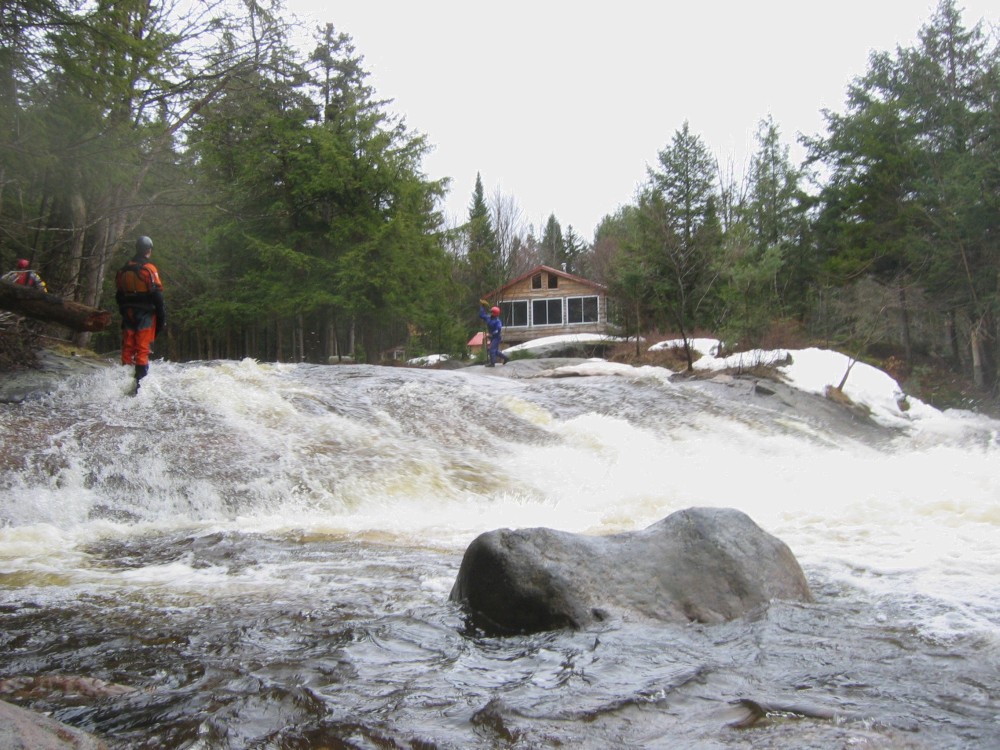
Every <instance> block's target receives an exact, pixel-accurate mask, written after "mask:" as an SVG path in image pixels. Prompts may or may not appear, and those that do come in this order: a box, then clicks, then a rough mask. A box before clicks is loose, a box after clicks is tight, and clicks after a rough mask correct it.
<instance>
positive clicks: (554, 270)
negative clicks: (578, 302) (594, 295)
mask: <svg viewBox="0 0 1000 750" xmlns="http://www.w3.org/2000/svg"><path fill="white" fill-rule="evenodd" d="M543 271H544V272H545V273H550V274H554V275H556V276H559V277H561V278H564V279H568V280H570V281H575V282H577V283H578V284H584V285H586V286H589V287H593V288H594V289H597V290H599V291H601V292H605V291H607V287H606V286H604V284H598V283H597V282H596V281H591V280H590V279H585V278H583V277H582V276H576V275H575V274H572V273H567V272H566V271H560V270H559V269H558V268H552V267H551V266H535V267H534V268H532V269H531V270H530V271H528V272H527V273H523V274H521V275H520V276H518V277H517V278H516V279H512V280H511V281H508V282H507V283H506V284H504V285H503V286H502V287H500V288H499V289H496V290H495V291H492V292H490V293H489V294H488V295H487V296H489V297H501V298H502V297H503V293H504V292H505V291H507V290H508V289H510V288H511V287H513V286H517V285H518V284H520V283H522V282H524V281H525V280H527V279H530V278H531V277H532V276H534V275H535V274H536V273H541V272H543Z"/></svg>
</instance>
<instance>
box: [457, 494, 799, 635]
mask: <svg viewBox="0 0 1000 750" xmlns="http://www.w3.org/2000/svg"><path fill="white" fill-rule="evenodd" d="M451 599H452V601H455V602H458V603H459V604H461V605H462V607H463V608H464V609H465V611H466V613H467V614H468V616H469V619H470V621H471V623H472V624H473V625H474V626H476V627H478V628H481V629H483V630H485V631H487V632H491V633H532V632H540V631H545V630H554V629H557V628H564V627H569V628H586V627H588V626H591V625H594V624H596V623H599V622H601V621H604V620H606V619H608V618H612V617H622V618H627V619H628V618H631V619H634V618H650V619H654V620H660V621H664V622H675V623H685V622H691V621H696V622H703V623H719V622H725V621H728V620H733V619H735V618H738V617H740V616H742V615H745V614H747V613H749V612H751V611H753V610H755V609H758V608H760V607H762V606H764V605H766V604H767V603H768V602H770V601H771V600H772V599H787V600H793V601H812V593H811V592H810V590H809V585H808V583H807V582H806V579H805V576H804V575H803V573H802V569H801V568H800V567H799V564H798V561H797V560H796V559H795V556H794V555H793V554H792V552H791V550H789V549H788V547H787V546H786V545H785V544H784V542H782V541H781V540H780V539H777V538H776V537H774V536H772V535H770V534H768V533H767V532H765V531H764V530H763V529H761V528H760V527H759V526H758V525H757V524H755V523H754V522H753V521H752V520H751V519H750V517H749V516H747V515H746V514H745V513H742V512H741V511H738V510H735V509H731V508H689V509H687V510H682V511H678V512H676V513H672V514H671V515H669V516H667V517H666V518H665V519H663V520H662V521H659V522H657V523H655V524H653V525H652V526H649V527H648V528H645V529H643V530H641V531H636V532H629V533H624V534H615V535H612V536H605V537H592V536H583V535H579V534H571V533H568V532H561V531H554V530H552V529H545V528H537V529H520V530H511V529H500V530H497V531H490V532H487V533H485V534H482V535H480V536H479V537H477V538H476V539H475V540H474V541H473V542H472V544H470V545H469V548H468V549H467V550H466V551H465V556H464V558H463V559H462V565H461V568H460V569H459V571H458V577H457V579H456V581H455V585H454V586H453V587H452V590H451Z"/></svg>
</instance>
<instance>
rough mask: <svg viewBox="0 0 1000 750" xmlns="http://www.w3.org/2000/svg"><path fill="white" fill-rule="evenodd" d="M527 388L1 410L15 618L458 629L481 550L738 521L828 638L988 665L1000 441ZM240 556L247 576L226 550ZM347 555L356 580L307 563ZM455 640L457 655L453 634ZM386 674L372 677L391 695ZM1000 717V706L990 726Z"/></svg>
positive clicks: (426, 374) (737, 393) (754, 401)
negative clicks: (209, 612) (743, 516)
mask: <svg viewBox="0 0 1000 750" xmlns="http://www.w3.org/2000/svg"><path fill="white" fill-rule="evenodd" d="M567 366H569V365H567ZM508 368H509V369H505V370H504V371H503V373H501V374H498V375H491V374H489V373H488V371H485V370H483V369H482V368H467V369H462V370H450V371H448V370H441V371H432V370H427V371H424V370H414V369H405V368H378V367H367V366H343V367H323V366H312V365H289V364H266V363H258V362H255V361H251V360H245V361H242V362H207V363H188V364H171V363H156V364H155V365H154V367H153V371H152V374H151V375H150V377H149V378H148V379H147V380H146V381H144V383H143V388H142V390H141V391H140V393H139V395H138V396H137V397H135V398H129V397H125V396H124V395H123V394H124V392H125V390H126V389H127V385H128V382H127V381H128V374H127V373H126V372H125V371H124V370H122V369H119V368H116V367H109V368H107V369H105V370H102V371H100V372H96V373H94V374H92V375H90V376H88V377H86V378H82V379H80V380H77V381H73V382H70V383H67V384H66V385H65V386H64V387H62V388H61V389H59V390H58V391H57V392H56V393H54V394H52V395H50V396H47V397H45V398H42V399H38V400H35V401H29V402H25V403H23V404H19V405H5V406H2V407H0V448H2V458H0V470H2V474H0V498H2V499H0V523H2V526H0V606H3V607H5V608H6V609H7V610H8V611H10V612H14V611H19V610H20V608H22V607H25V606H28V605H29V604H30V605H31V606H35V607H40V608H42V609H43V610H44V609H45V608H50V609H51V610H52V611H56V610H59V609H62V608H64V607H72V606H74V605H73V603H74V602H79V601H80V599H81V597H84V598H87V597H93V596H100V597H110V598H111V599H112V600H114V601H115V602H116V603H115V607H116V608H117V607H125V608H128V607H129V606H135V607H137V608H140V609H141V608H142V607H145V606H147V605H145V604H143V605H142V607H139V605H138V604H134V605H129V604H128V602H129V601H131V600H134V599H137V598H139V599H143V598H145V597H148V596H150V595H152V594H151V592H160V593H159V594H158V595H157V596H162V602H161V603H160V604H157V605H156V606H157V607H160V606H162V607H163V608H164V609H165V611H168V612H169V611H172V610H173V609H176V608H180V609H181V610H186V609H187V608H190V607H194V606H199V605H201V604H203V603H207V602H212V601H218V600H229V599H231V598H232V597H237V598H240V597H242V598H245V599H248V600H251V601H252V600H254V599H259V600H260V601H261V602H274V601H276V600H279V599H281V598H282V597H290V598H291V599H293V600H298V599H299V598H301V599H302V600H303V601H305V600H307V599H308V597H309V596H310V595H311V594H310V592H311V591H315V590H316V587H318V586H322V587H324V589H326V591H325V593H324V594H323V595H322V596H321V598H322V599H323V600H324V601H326V599H327V597H328V596H329V591H328V590H329V588H330V587H331V586H333V587H334V588H336V587H337V586H341V587H343V589H344V590H347V591H351V592H354V593H352V594H349V598H350V599H351V600H352V601H353V602H354V606H359V607H361V608H362V609H363V610H364V611H365V612H366V613H367V614H366V617H368V618H372V619H374V620H376V621H380V622H381V621H382V620H381V619H380V618H384V617H386V616H387V613H388V612H390V611H391V612H397V611H399V610H398V608H399V606H401V605H400V603H401V602H404V603H405V606H404V608H405V607H407V606H408V607H410V608H416V609H419V610H421V611H422V610H424V609H430V610H435V609H440V610H441V611H444V612H449V611H450V610H449V609H448V607H449V604H448V602H447V594H448V591H449V590H450V586H451V583H452V582H453V577H454V573H455V571H456V570H457V566H458V563H459V561H460V559H461V554H462V551H463V550H464V548H465V546H466V545H467V544H468V543H469V542H470V541H471V540H472V539H474V538H475V536H476V535H478V534H479V533H482V532H483V531H487V530H491V529H495V528H501V527H511V528H517V527H532V526H547V527H551V528H558V529H562V530H566V531H571V532H578V533H584V534H607V533H614V532H618V531H625V530H632V529H638V528H643V527H645V526H647V525H649V524H651V523H654V522H656V521H658V520H660V519H662V518H664V517H665V516H667V515H669V514H670V513H671V512H673V511H675V510H679V509H682V508H686V507H691V506H696V505H700V506H729V507H736V508H739V509H741V510H743V511H745V512H746V513H748V514H749V515H750V516H751V518H753V519H754V520H755V521H756V522H757V523H758V524H759V525H760V526H762V527H763V528H764V529H765V530H767V531H768V532H770V533H772V534H774V535H775V536H777V537H779V538H780V539H782V540H783V541H784V542H785V543H787V544H788V545H789V547H790V548H791V549H792V551H793V553H794V554H795V555H796V557H797V558H798V559H799V562H800V563H801V564H802V567H803V569H804V570H805V571H806V573H807V576H808V577H809V579H810V582H811V584H812V585H813V586H814V587H815V588H816V589H817V591H818V592H819V598H818V604H817V607H818V608H819V609H820V610H822V609H823V607H824V605H827V611H826V613H825V614H824V615H822V616H820V615H819V614H817V615H816V616H817V617H818V618H819V620H823V619H827V618H829V616H830V609H836V608H837V607H840V606H843V603H844V602H848V603H849V607H848V610H849V611H850V612H852V613H854V614H852V615H851V616H852V617H854V616H857V617H862V616H863V617H864V618H865V622H866V623H868V622H869V620H868V618H871V619H870V622H871V623H873V625H872V627H875V628H879V627H882V625H884V626H885V627H886V628H888V629H889V630H891V633H893V634H898V633H900V632H909V633H911V635H908V636H906V638H908V639H912V640H913V642H914V643H924V644H925V645H926V647H927V648H928V649H931V650H936V649H947V650H949V651H951V652H954V653H955V654H957V656H956V658H958V659H960V660H961V659H970V660H971V659H973V658H979V657H975V656H974V654H986V658H987V659H988V660H990V661H988V663H987V664H986V665H985V666H986V667H989V666H990V664H992V665H994V666H995V659H996V655H997V653H998V651H1000V593H998V592H1000V557H998V556H997V555H996V549H997V548H998V543H1000V503H998V499H1000V479H998V478H997V472H996V465H997V458H998V452H1000V446H998V444H997V440H996V435H997V428H998V426H1000V425H998V424H997V423H995V422H992V421H991V420H988V419H985V418H983V417H978V416H976V415H971V414H968V413H963V412H949V413H937V414H935V415H933V418H931V419H928V418H926V415H925V418H924V419H922V420H921V421H920V423H919V424H918V425H915V426H914V428H913V429H890V428H886V427H884V426H882V427H879V426H876V427H874V428H872V429H870V430H869V429H868V428H865V429H863V430H861V429H852V430H846V431H845V430H843V429H841V425H840V424H839V423H837V422H830V421H826V420H825V416H824V415H825V414H826V412H825V411H824V409H826V408H827V407H826V406H824V408H823V409H816V410H812V409H809V408H797V409H789V408H787V406H786V407H783V408H776V406H775V404H776V402H775V401H774V399H775V398H776V396H767V395H760V394H759V393H755V392H754V391H753V389H752V388H749V387H748V386H747V384H746V383H745V382H736V383H729V384H724V385H720V384H706V383H701V384H697V383H678V382H675V381H673V380H672V379H671V378H670V376H669V373H666V371H658V370H656V369H655V368H641V369H637V370H633V369H628V368H617V367H615V368H605V369H603V370H602V369H601V368H597V370H596V371H594V372H593V373H592V374H588V375H584V376H580V375H578V376H575V377H550V376H544V377H543V376H541V375H540V373H542V372H544V369H543V368H542V367H540V366H539V365H538V364H537V363H517V362H515V363H512V365H508ZM548 375H551V373H548ZM777 398H780V395H778V396H777ZM769 399H770V400H769ZM158 540H161V541H158ZM251 540H255V541H254V542H253V544H251V543H250V542H251ZM257 544H262V545H263V547H264V548H266V550H267V552H255V551H254V550H255V549H256V547H255V545H257ZM228 545H232V546H233V547H234V549H236V550H238V552H231V555H232V558H231V559H229V558H227V557H226V555H223V554H221V553H219V552H218V550H220V549H224V548H226V549H228ZM331 545H332V546H333V547H335V548H336V549H337V550H338V555H340V556H341V557H342V558H343V559H338V560H337V561H332V560H330V559H328V558H323V559H321V558H318V557H317V556H316V555H315V554H314V553H315V551H316V550H318V549H323V550H328V548H329V547H330V546H331ZM179 550H180V551H179ZM244 555H247V556H249V557H248V558H247V559H243V556H244ZM234 559H240V562H239V564H235V563H233V562H232V560H234ZM352 560H353V563H354V564H352ZM389 581H391V583H390V582H389ZM380 588H382V589H384V590H385V591H388V592H392V594H391V596H390V597H389V599H387V600H385V601H383V603H382V605H380V604H379V601H382V600H380V599H377V598H376V599H373V600H372V601H369V600H368V599H367V597H368V596H369V595H368V594H367V593H365V594H362V593H359V592H361V591H368V590H369V589H370V590H371V591H373V592H374V591H378V590H379V589H380ZM372 595H373V596H374V594H372ZM359 601H361V602H363V604H358V602H359ZM390 602H394V604H393V603H390ZM262 606H265V608H266V607H267V606H270V605H262ZM297 606H305V605H297ZM380 606H382V607H384V608H385V609H384V611H382V612H380V611H379V608H380ZM278 609H279V610H280V608H278ZM810 612H813V611H812V610H810ZM861 613H864V614H863V615H862V614H861ZM457 614H458V613H454V612H453V613H452V614H450V615H448V616H449V617H454V616H457ZM244 616H245V615H237V616H236V617H237V618H239V617H244ZM274 616H275V617H279V619H280V617H281V616H283V615H280V614H279V613H278V612H275V613H274ZM810 616H812V615H811V614H810ZM181 619H183V617H182V618H181ZM431 619H433V618H431ZM425 622H426V620H425ZM440 625H441V623H437V624H436V625H435V628H434V629H435V632H438V631H437V628H439V627H440ZM855 625H857V624H856V623H855ZM289 627H291V626H289ZM809 627H811V626H809ZM806 629H808V628H806ZM445 630H447V628H445ZM850 630H851V628H850V627H849V626H846V625H845V626H844V627H842V628H840V627H834V628H833V631H832V632H836V633H839V634H840V635H838V636H837V637H845V635H844V634H845V633H849V632H850ZM827 632H828V633H829V632H831V631H827ZM283 637H285V636H283ZM441 637H442V641H441V643H439V644H438V647H439V648H440V650H442V651H444V652H447V651H449V649H450V648H451V647H452V643H453V642H452V636H450V635H449V636H441ZM567 637H568V638H570V640H571V641H572V642H573V643H574V644H576V641H575V640H574V638H573V637H572V636H567ZM887 637H888V636H887ZM892 637H893V638H895V637H899V636H897V635H893V636H892ZM636 638H637V641H639V642H643V641H644V640H645V639H646V638H652V639H654V640H655V634H653V633H646V632H645V631H644V632H643V633H642V634H640V635H637V636H636ZM635 645H636V643H635V642H633V646H635ZM456 647H457V646H456ZM915 647H916V646H912V645H911V646H906V648H907V649H910V648H915ZM466 648H467V646H461V650H462V653H465V649H466ZM572 648H573V649H576V648H578V644H576V645H574V646H573V647H572ZM559 650H560V649H559V648H556V651H559ZM640 650H641V649H640ZM789 653H793V650H791V647H790V651H789ZM619 657H620V658H627V657H624V656H621V655H619ZM369 658H372V659H375V661H371V662H367V663H366V664H365V665H364V667H363V668H360V667H359V668H360V669H361V671H362V672H365V673H367V672H374V673H376V674H377V673H378V672H379V669H380V667H378V660H377V659H376V658H375V657H374V656H373V655H371V654H369ZM511 658H512V659H513V661H514V662H515V663H516V661H517V658H526V657H524V655H523V654H522V656H521V657H517V658H515V657H511ZM713 658H714V657H713ZM25 664H26V663H25V662H23V661H18V662H17V663H15V664H13V665H8V667H5V668H4V670H3V671H4V673H5V674H4V675H3V676H8V674H7V672H8V671H9V669H12V668H13V669H24V668H25ZM99 666H100V662H98V664H91V665H90V668H91V669H98V668H99ZM634 667H635V668H636V669H638V670H640V671H642V669H644V667H642V666H641V665H634ZM662 668H663V667H662V665H661V666H660V667H656V670H660V669H662ZM165 669H167V668H165ZM167 671H169V669H167ZM668 671H669V670H668ZM779 671H780V670H779ZM605 678H607V679H610V677H609V676H608V675H605ZM371 679H375V680H376V681H378V679H379V678H378V677H377V676H376V677H373V678H371ZM498 679H499V683H498V685H494V686H493V687H483V690H484V691H485V693H487V694H488V693H490V692H491V691H500V693H501V694H502V693H503V689H502V688H500V687H499V684H502V683H503V680H504V679H511V678H510V676H508V677H506V678H502V679H501V678H498ZM618 679H619V678H618V677H615V678H614V679H611V683H609V690H610V691H611V692H614V691H615V690H618V689H620V688H621V685H620V684H619V683H618ZM880 679H888V677H887V676H886V675H883V676H882V677H881V678H880ZM626 681H627V680H626ZM653 683H655V680H653ZM650 684H652V683H651V682H650V680H649V679H644V680H643V681H642V685H641V686H633V687H632V688H629V690H633V691H638V692H636V693H635V694H636V695H638V694H639V693H643V691H648V690H649V689H650V688H649V686H650ZM611 685H613V687H612V686H611ZM369 687H370V686H369ZM536 687H537V686H536ZM827 687H829V686H827ZM429 689H431V690H432V691H433V690H440V689H443V688H442V686H441V685H438V686H436V687H431V688H429ZM657 689H659V688H657ZM720 691H721V692H725V689H723V688H721V687H720ZM445 692H447V690H445ZM473 692H476V691H473ZM653 692H655V690H654V691H653ZM667 693H669V691H667ZM667 693H665V695H666V694H667ZM556 694H557V693H553V694H552V695H556ZM597 694H598V695H600V691H597ZM643 694H644V693H643ZM834 694H836V690H834ZM546 695H549V694H548V693H547V694H546ZM720 699H721V697H720ZM358 700H359V701H361V699H360V698H359V699H358ZM532 700H537V696H535V698H533V699H532ZM591 700H593V701H594V702H595V703H597V704H600V705H604V702H605V701H606V700H610V698H607V697H600V698H597V697H592V699H591ZM907 700H910V698H909V696H908V697H907ZM515 702H516V701H515ZM528 702H530V701H528ZM571 704H572V698H571V697H569V696H567V697H565V698H563V699H561V701H560V702H559V708H558V709H556V710H555V713H556V714H559V713H561V712H565V711H566V710H567V706H568V705H571ZM359 705H363V703H360V704H359ZM853 708H854V707H852V709H853ZM992 708H995V706H992V707H991V706H990V700H989V699H986V702H985V705H984V706H982V707H981V711H982V713H983V715H989V712H990V711H991V710H992ZM358 710H361V708H358ZM918 712H919V710H918ZM522 714H523V711H522V712H520V713H518V716H521V719H523V716H522ZM994 715H1000V711H997V712H996V713H994ZM551 720H553V719H552V717H551V716H548V717H546V718H545V719H544V720H542V719H540V721H541V722H542V723H547V722H549V721H551ZM423 721H427V722H428V723H429V724H431V725H433V723H434V722H433V721H432V720H430V719H429V718H428V717H425V718H424V719H423ZM579 721H581V722H583V724H586V723H587V722H588V721H592V719H587V720H584V719H582V718H581V719H579ZM949 721H950V720H949ZM984 721H985V720H984ZM902 723H903V724H906V722H902ZM946 724H947V721H945V724H943V725H942V726H945V725H946ZM972 725H973V727H975V726H976V722H975V721H972ZM393 731H395V732H401V731H403V730H402V729H400V727H398V726H396V727H395V729H394V730H393ZM581 731H583V725H582V724H581ZM699 731H702V730H699ZM704 731H708V730H704ZM941 731H942V732H943V734H942V735H941V736H943V737H945V738H948V736H949V735H948V733H947V729H943V730H941ZM969 731H970V732H972V734H973V735H974V734H975V732H976V731H978V730H976V729H974V728H973V729H971V730H969ZM404 734H405V732H404ZM575 734H576V730H575V729H574V730H567V732H566V733H565V737H564V739H566V740H567V741H571V740H572V738H573V737H574V736H575ZM463 736H464V735H463V733H462V731H461V730H452V731H450V732H445V733H444V734H443V736H442V737H443V739H442V740H441V741H442V744H443V746H451V745H449V744H448V743H449V742H451V743H454V744H455V746H461V745H462V744H463V742H464V741H465V740H463V739H462V737H463ZM699 736H713V735H711V733H709V734H708V735H699ZM466 739H467V738H466ZM635 742H636V743H637V744H639V745H642V742H641V741H640V740H638V739H635ZM178 746H180V745H178ZM206 746H212V747H228V746H233V747H235V746H238V744H237V745H225V744H221V743H220V744H216V745H206ZM653 746H655V745H653ZM953 746H955V747H961V746H963V743H962V741H961V740H960V739H956V740H955V743H954V745H953Z"/></svg>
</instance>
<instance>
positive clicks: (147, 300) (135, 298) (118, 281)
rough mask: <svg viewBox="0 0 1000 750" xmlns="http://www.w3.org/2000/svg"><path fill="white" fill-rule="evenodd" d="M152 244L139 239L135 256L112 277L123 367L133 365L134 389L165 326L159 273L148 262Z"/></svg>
mask: <svg viewBox="0 0 1000 750" xmlns="http://www.w3.org/2000/svg"><path fill="white" fill-rule="evenodd" d="M152 253H153V241H152V240H151V239H150V238H149V237H145V236H143V237H140V238H139V239H137V240H136V241H135V255H134V256H133V257H132V259H131V260H129V262H128V263H126V264H125V265H124V266H122V267H121V269H120V270H119V271H118V274H117V275H116V276H115V287H116V289H117V291H116V292H115V301H116V302H117V303H118V311H119V312H120V313H121V316H122V364H123V365H135V388H136V391H138V390H139V381H140V380H142V379H143V378H144V377H146V374H147V373H148V372H149V348H150V346H152V344H153V341H154V339H156V337H157V336H158V335H159V334H160V332H161V331H162V330H163V329H164V327H166V325H167V311H166V309H165V307H164V304H163V284H162V283H160V272H159V271H157V270H156V266H154V265H153V264H152V263H150V262H149V256H150V255H152Z"/></svg>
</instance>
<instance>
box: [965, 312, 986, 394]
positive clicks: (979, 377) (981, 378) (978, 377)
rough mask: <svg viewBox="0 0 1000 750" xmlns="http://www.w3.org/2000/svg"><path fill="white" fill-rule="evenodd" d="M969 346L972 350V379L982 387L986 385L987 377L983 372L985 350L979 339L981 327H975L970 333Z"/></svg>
mask: <svg viewBox="0 0 1000 750" xmlns="http://www.w3.org/2000/svg"><path fill="white" fill-rule="evenodd" d="M969 348H970V350H971V352H972V380H973V382H974V383H975V384H976V385H977V386H979V387H980V388H984V387H985V386H986V377H985V374H984V373H983V350H982V344H981V342H980V340H979V328H978V326H975V327H973V329H972V331H971V332H970V333H969Z"/></svg>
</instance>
